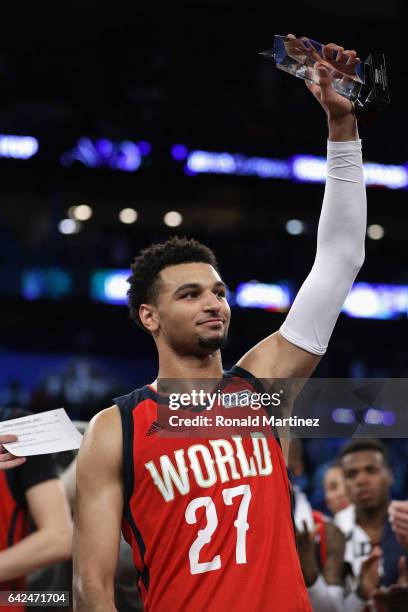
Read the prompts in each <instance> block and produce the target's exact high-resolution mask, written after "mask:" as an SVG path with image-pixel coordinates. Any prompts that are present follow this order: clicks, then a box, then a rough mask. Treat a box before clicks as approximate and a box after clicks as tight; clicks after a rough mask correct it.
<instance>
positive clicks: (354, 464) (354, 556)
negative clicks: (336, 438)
mask: <svg viewBox="0 0 408 612" xmlns="http://www.w3.org/2000/svg"><path fill="white" fill-rule="evenodd" d="M340 457H341V459H340V461H341V466H342V468H343V471H344V478H345V483H346V490H347V495H348V497H349V500H350V504H351V505H350V506H348V507H347V508H345V509H344V510H340V512H338V513H337V514H336V516H335V523H336V525H337V526H338V527H339V528H340V529H341V530H342V531H343V533H344V536H345V538H346V548H345V554H344V561H345V562H346V563H348V565H349V566H350V567H351V570H352V575H353V576H354V579H355V582H356V585H355V586H356V592H355V593H352V594H351V595H349V597H348V598H346V600H345V605H346V609H347V610H350V611H353V612H354V611H355V612H357V611H360V610H363V608H364V607H365V603H366V602H365V600H367V599H368V598H369V597H372V596H373V595H375V590H376V588H377V587H378V586H379V585H380V584H381V586H385V587H391V586H392V585H395V584H397V582H398V578H399V574H400V573H401V571H400V563H401V561H402V559H401V557H403V556H404V553H405V552H406V551H404V548H403V547H402V546H401V544H400V543H399V542H398V541H397V538H396V536H395V534H394V533H393V530H392V526H391V524H390V522H389V519H388V508H389V505H390V488H391V485H392V481H393V477H392V473H391V470H390V467H389V465H388V462H387V458H386V450H385V447H384V445H383V444H382V443H381V442H379V441H378V440H370V439H361V440H353V441H352V442H350V443H349V444H347V445H346V446H345V447H344V448H343V449H342V451H341V454H340ZM381 559H382V560H381ZM383 595H385V592H384V593H383ZM405 601H407V600H405Z"/></svg>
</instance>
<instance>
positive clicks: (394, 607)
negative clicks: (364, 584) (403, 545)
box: [372, 556, 408, 612]
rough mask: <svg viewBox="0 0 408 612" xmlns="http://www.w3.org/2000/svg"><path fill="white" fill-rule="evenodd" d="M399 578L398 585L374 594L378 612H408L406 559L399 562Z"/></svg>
mask: <svg viewBox="0 0 408 612" xmlns="http://www.w3.org/2000/svg"><path fill="white" fill-rule="evenodd" d="M398 571H399V577H398V582H397V583H396V584H393V585H391V586H390V587H389V588H388V589H385V588H383V589H379V590H377V591H374V593H372V599H373V601H374V602H375V605H376V610H377V612H406V611H407V610H408V570H407V560H406V557H405V556H403V557H400V559H399V561H398Z"/></svg>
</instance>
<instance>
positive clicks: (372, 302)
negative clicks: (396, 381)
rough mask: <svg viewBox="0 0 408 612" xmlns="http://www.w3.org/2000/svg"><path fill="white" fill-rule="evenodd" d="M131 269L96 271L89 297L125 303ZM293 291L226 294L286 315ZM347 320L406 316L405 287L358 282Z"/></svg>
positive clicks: (251, 288)
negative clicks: (350, 318) (127, 280)
mask: <svg viewBox="0 0 408 612" xmlns="http://www.w3.org/2000/svg"><path fill="white" fill-rule="evenodd" d="M130 274H131V272H130V270H99V271H96V272H93V273H92V274H91V297H92V298H93V299H95V300H97V301H101V302H107V303H109V304H126V303H127V297H126V293H127V290H128V288H129V287H128V283H127V282H126V279H127V278H128V277H129V276H130ZM292 296H293V290H292V288H291V286H290V285H289V284H287V283H276V284H269V283H259V282H258V281H250V282H245V283H241V284H239V285H238V287H237V289H236V292H231V293H229V295H228V301H229V303H230V305H231V306H237V307H239V308H262V309H264V310H269V311H272V312H273V311H274V312H286V311H288V310H289V308H290V305H291V303H292V301H293V300H292ZM342 312H344V313H345V314H346V315H348V316H350V317H357V318H359V317H361V318H365V319H393V318H396V317H400V316H401V315H405V316H406V315H407V314H408V285H371V284H368V283H357V284H356V285H354V287H353V288H352V290H351V292H350V294H349V296H348V298H347V300H346V302H345V304H344V306H343V310H342Z"/></svg>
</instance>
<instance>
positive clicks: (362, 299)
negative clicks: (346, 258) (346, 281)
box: [342, 283, 408, 319]
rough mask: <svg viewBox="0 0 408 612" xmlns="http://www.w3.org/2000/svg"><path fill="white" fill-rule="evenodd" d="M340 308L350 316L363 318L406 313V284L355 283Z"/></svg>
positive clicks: (407, 308) (389, 317)
mask: <svg viewBox="0 0 408 612" xmlns="http://www.w3.org/2000/svg"><path fill="white" fill-rule="evenodd" d="M342 310H343V312H345V313H346V314H348V315H349V316H350V317H360V318H365V319H395V318H397V317H399V316H401V315H407V314H408V286H407V285H373V284H368V283H356V284H355V285H354V287H353V288H352V290H351V291H350V293H349V295H348V296H347V298H346V301H345V302H344V306H343V309H342Z"/></svg>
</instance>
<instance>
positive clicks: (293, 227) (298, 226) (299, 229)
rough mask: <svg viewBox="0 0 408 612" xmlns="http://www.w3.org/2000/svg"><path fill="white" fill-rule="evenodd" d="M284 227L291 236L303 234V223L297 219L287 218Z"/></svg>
mask: <svg viewBox="0 0 408 612" xmlns="http://www.w3.org/2000/svg"><path fill="white" fill-rule="evenodd" d="M285 228H286V231H287V232H288V234H291V235H292V236H299V234H303V232H304V230H305V225H304V223H303V222H302V221H300V220H299V219H289V221H288V222H287V223H286V226H285Z"/></svg>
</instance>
